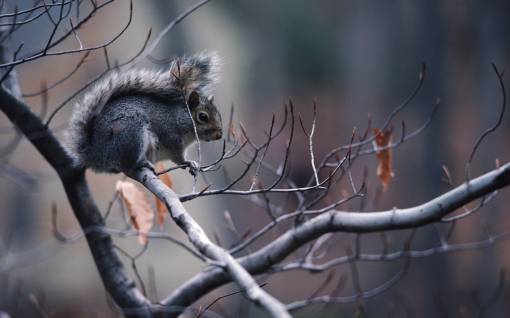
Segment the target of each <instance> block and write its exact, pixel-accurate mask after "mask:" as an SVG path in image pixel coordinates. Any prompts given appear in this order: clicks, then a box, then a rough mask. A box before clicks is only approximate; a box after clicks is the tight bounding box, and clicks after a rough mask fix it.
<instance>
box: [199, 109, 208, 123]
mask: <svg viewBox="0 0 510 318" xmlns="http://www.w3.org/2000/svg"><path fill="white" fill-rule="evenodd" d="M198 121H199V122H201V123H206V122H207V121H209V115H208V114H207V113H205V112H200V113H198Z"/></svg>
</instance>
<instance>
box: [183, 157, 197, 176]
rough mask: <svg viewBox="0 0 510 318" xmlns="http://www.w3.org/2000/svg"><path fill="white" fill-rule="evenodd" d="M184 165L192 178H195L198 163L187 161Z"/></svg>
mask: <svg viewBox="0 0 510 318" xmlns="http://www.w3.org/2000/svg"><path fill="white" fill-rule="evenodd" d="M184 164H186V165H187V166H188V168H189V173H190V174H191V175H192V176H194V177H195V176H196V175H197V174H198V172H200V165H199V164H198V162H196V161H192V160H189V161H186V162H185V163H184Z"/></svg>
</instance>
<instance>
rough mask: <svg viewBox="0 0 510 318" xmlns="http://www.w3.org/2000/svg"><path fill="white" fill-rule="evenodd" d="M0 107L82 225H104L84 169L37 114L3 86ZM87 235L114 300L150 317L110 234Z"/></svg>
mask: <svg viewBox="0 0 510 318" xmlns="http://www.w3.org/2000/svg"><path fill="white" fill-rule="evenodd" d="M0 109H1V110H2V111H3V112H4V113H5V115H6V116H7V117H8V118H9V120H10V121H11V122H12V123H13V124H14V125H16V127H17V128H18V129H19V130H20V131H21V132H22V133H23V134H24V135H25V136H26V137H27V138H28V139H29V140H30V142H31V143H32V144H33V145H34V146H35V147H36V148H37V150H38V151H39V153H41V155H42V156H43V157H44V158H45V159H46V160H47V161H48V162H49V163H50V165H51V166H52V167H53V168H54V169H55V170H56V171H57V173H58V174H59V176H60V179H61V180H62V183H63V185H64V188H65V191H66V194H67V197H68V199H69V202H70V204H71V207H72V208H73V211H74V214H75V216H76V218H77V219H78V222H79V223H80V226H81V228H82V229H86V228H90V227H97V226H104V225H105V224H104V220H103V218H102V217H101V213H100V212H99V209H98V208H97V206H96V204H95V202H94V200H93V199H92V197H91V195H90V191H89V188H88V185H87V182H86V180H85V171H83V170H80V169H76V168H74V167H73V160H72V158H71V157H70V156H69V155H68V153H67V152H66V150H65V148H64V147H63V146H62V144H61V143H60V142H59V141H58V140H57V138H56V137H55V136H54V135H53V133H52V132H51V131H50V130H49V129H48V128H47V127H46V126H44V124H43V123H42V122H41V120H40V118H39V117H37V115H36V114H34V113H33V112H32V111H31V110H30V108H29V107H28V106H27V105H26V104H25V103H23V102H22V101H20V100H18V99H16V98H15V97H14V96H12V95H11V94H10V93H8V92H7V91H6V90H5V89H0ZM86 238H87V242H88V244H89V248H90V250H91V252H92V255H93V257H94V261H95V263H96V266H97V269H98V270H99V273H100V275H101V279H102V281H103V283H104V285H105V287H106V289H107V290H108V292H109V293H110V295H111V296H112V297H113V299H114V300H115V302H116V303H117V304H118V305H119V306H121V307H122V308H123V309H126V308H128V309H129V310H130V311H131V310H132V309H135V311H131V312H134V314H133V315H130V316H133V317H149V315H150V313H149V302H148V300H147V299H146V298H145V297H143V295H142V294H141V293H140V291H139V290H138V289H137V288H136V286H135V284H134V282H133V281H132V280H131V279H130V278H129V277H128V276H127V275H126V273H125V272H124V268H123V266H122V263H121V261H120V260H119V258H118V257H117V254H116V253H115V252H114V248H113V243H112V239H111V237H110V235H108V234H106V233H100V232H93V233H89V234H87V236H86Z"/></svg>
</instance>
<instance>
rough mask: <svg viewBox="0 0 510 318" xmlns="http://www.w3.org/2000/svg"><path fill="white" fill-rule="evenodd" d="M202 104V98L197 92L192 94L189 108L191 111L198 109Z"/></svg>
mask: <svg viewBox="0 0 510 318" xmlns="http://www.w3.org/2000/svg"><path fill="white" fill-rule="evenodd" d="M199 104H200V96H198V93H197V92H196V91H193V92H191V94H189V97H188V106H189V108H190V109H193V108H195V107H197V106H198V105H199Z"/></svg>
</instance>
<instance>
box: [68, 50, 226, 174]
mask: <svg viewBox="0 0 510 318" xmlns="http://www.w3.org/2000/svg"><path fill="white" fill-rule="evenodd" d="M217 68H218V58H217V56H216V55H215V54H199V55H193V56H189V57H182V58H179V59H176V60H174V61H173V62H172V63H171V64H170V67H169V68H168V69H167V70H165V71H158V70H129V71H127V72H123V73H122V72H115V73H112V74H110V75H109V76H107V77H106V78H104V79H103V80H101V81H100V82H99V83H98V84H96V85H95V86H94V87H93V88H92V89H91V90H90V91H88V92H87V93H86V94H85V95H84V97H83V99H82V100H81V101H79V102H78V103H77V104H76V106H75V109H74V112H73V115H72V117H71V121H70V127H69V137H70V144H69V149H70V151H71V153H72V154H73V155H74V156H75V157H76V161H77V164H78V165H80V166H83V167H85V168H87V167H88V168H92V169H94V170H96V171H100V172H120V171H126V170H128V169H132V168H134V165H136V164H146V163H147V161H150V162H154V161H157V160H162V159H170V160H172V161H174V162H176V163H178V164H181V163H183V162H184V157H183V154H184V151H185V149H186V147H187V146H189V145H190V144H191V143H192V142H193V141H195V137H194V136H195V135H194V129H193V122H192V120H191V118H190V116H189V112H188V108H187V106H186V98H187V97H188V96H189V94H190V93H191V92H192V91H196V92H197V93H198V94H199V96H200V103H199V105H198V106H196V107H194V108H193V109H192V110H191V112H192V117H193V119H194V121H195V125H196V128H197V132H198V136H199V138H200V139H202V140H206V141H210V140H214V139H218V138H219V137H221V116H220V114H219V112H218V110H217V108H216V106H214V105H213V104H212V103H211V102H210V101H208V100H207V98H206V96H207V94H209V93H210V89H211V84H212V83H213V82H214V81H215V80H216V74H217ZM200 112H206V113H207V114H208V116H209V118H210V120H209V121H208V122H207V123H203V122H200V121H198V119H197V118H198V114H199V113H200Z"/></svg>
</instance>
